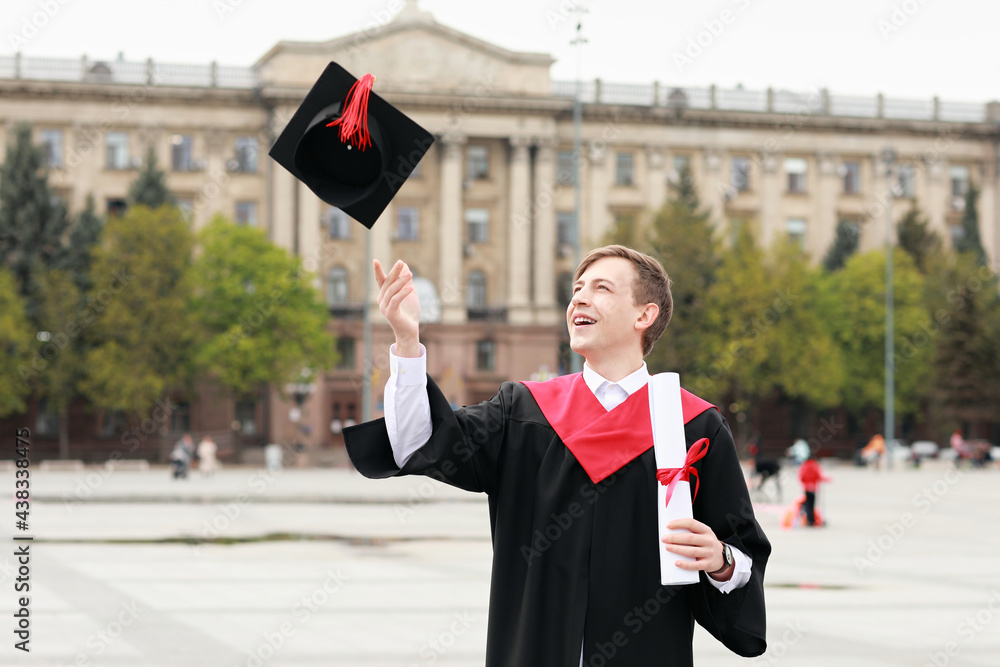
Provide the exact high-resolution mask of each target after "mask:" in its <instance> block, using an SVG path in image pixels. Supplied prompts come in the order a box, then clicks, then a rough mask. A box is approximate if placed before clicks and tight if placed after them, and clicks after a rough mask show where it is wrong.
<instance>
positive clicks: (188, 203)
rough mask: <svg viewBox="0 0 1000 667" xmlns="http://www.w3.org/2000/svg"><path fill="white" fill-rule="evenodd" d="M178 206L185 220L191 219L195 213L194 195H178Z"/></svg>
mask: <svg viewBox="0 0 1000 667" xmlns="http://www.w3.org/2000/svg"><path fill="white" fill-rule="evenodd" d="M177 208H179V209H180V210H181V215H183V216H184V219H185V220H191V216H192V215H193V214H194V199H193V198H192V197H178V198H177Z"/></svg>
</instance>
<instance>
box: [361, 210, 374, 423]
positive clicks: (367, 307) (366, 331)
mask: <svg viewBox="0 0 1000 667" xmlns="http://www.w3.org/2000/svg"><path fill="white" fill-rule="evenodd" d="M371 270H372V233H371V230H369V231H368V232H366V233H365V271H364V272H362V275H366V276H367V277H366V278H365V279H364V283H365V294H364V305H363V306H362V308H361V316H362V318H363V319H362V325H361V326H362V331H363V333H362V336H363V339H364V342H363V346H364V348H365V352H364V354H365V361H364V365H363V366H362V368H363V369H364V370H363V371H362V374H361V421H363V422H368V421H371V419H372V314H371V297H372V284H371V281H372V278H371V276H370V275H368V274H367V273H366V272H367V271H371Z"/></svg>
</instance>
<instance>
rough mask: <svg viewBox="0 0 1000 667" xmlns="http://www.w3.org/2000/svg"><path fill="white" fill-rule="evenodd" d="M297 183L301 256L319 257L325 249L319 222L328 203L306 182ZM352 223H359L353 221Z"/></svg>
mask: <svg viewBox="0 0 1000 667" xmlns="http://www.w3.org/2000/svg"><path fill="white" fill-rule="evenodd" d="M295 184H296V186H297V187H298V189H299V219H298V226H299V256H300V257H305V258H309V257H315V258H317V259H318V258H319V256H320V254H321V253H322V250H323V246H322V239H321V237H320V224H319V223H320V217H321V216H322V214H323V208H324V207H325V206H326V204H324V203H323V202H322V201H321V200H320V198H319V197H317V196H316V195H315V194H313V191H312V190H310V189H309V188H308V186H306V184H305V183H302V182H300V181H296V182H295ZM258 206H259V205H258ZM351 224H352V225H353V224H357V223H355V222H353V221H352V222H351Z"/></svg>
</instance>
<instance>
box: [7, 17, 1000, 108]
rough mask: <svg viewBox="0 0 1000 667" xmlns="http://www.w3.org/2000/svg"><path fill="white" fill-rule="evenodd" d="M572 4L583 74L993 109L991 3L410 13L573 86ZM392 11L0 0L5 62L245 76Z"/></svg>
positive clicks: (998, 60)
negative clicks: (115, 63)
mask: <svg viewBox="0 0 1000 667" xmlns="http://www.w3.org/2000/svg"><path fill="white" fill-rule="evenodd" d="M574 3H575V4H576V5H578V6H582V7H586V8H587V9H588V13H587V14H585V15H584V16H583V29H584V36H585V37H586V38H587V39H588V44H587V45H586V47H585V50H584V55H583V61H582V62H583V64H582V72H583V76H584V77H585V78H593V77H601V78H602V79H604V80H605V81H622V82H651V81H653V80H659V81H661V82H663V83H664V84H666V85H691V86H706V85H709V84H711V83H715V84H718V85H720V86H726V87H729V86H735V85H736V84H739V83H742V84H743V85H744V86H745V87H747V88H766V87H767V86H774V87H775V88H787V89H790V90H803V91H806V90H813V89H815V88H818V87H823V86H825V87H828V88H829V89H830V90H831V91H833V92H840V93H859V94H873V93H876V92H878V91H882V92H884V93H885V94H886V95H890V96H894V97H931V96H933V95H940V96H941V97H942V98H944V99H949V100H955V101H971V102H981V101H987V100H991V99H1000V91H998V86H997V84H996V79H997V70H998V65H1000V49H998V48H997V46H996V43H997V26H998V25H1000V2H996V1H995V0H947V1H945V0H838V1H837V2H818V1H816V0H707V1H704V2H699V1H696V0H685V1H683V2H681V1H678V0H643V1H640V0H504V2H482V1H473V0H421V1H420V7H421V8H422V9H426V10H428V11H430V12H431V13H432V14H433V15H434V17H435V19H437V20H438V21H439V22H440V23H443V24H445V25H447V26H450V27H452V28H455V29H457V30H461V31H463V32H467V33H470V34H472V35H474V36H476V37H479V38H482V39H484V40H487V41H490V42H493V43H496V44H498V45H500V46H503V47H506V48H509V49H514V50H523V51H536V52H543V53H549V54H551V55H552V56H553V57H555V58H556V59H557V61H556V63H555V65H553V68H552V75H553V77H554V78H559V79H572V78H574V77H575V76H576V67H577V65H576V56H575V50H574V47H572V46H570V45H569V41H570V39H572V37H573V32H574V28H575V25H576V23H575V21H576V19H575V18H574V16H573V15H572V14H571V13H570V12H568V11H567V10H568V8H570V7H572V6H574ZM401 5H402V0H322V1H317V0H170V1H169V2H167V1H165V0H2V9H0V37H2V42H0V54H8V55H9V54H12V53H14V52H15V51H18V50H20V51H22V52H23V53H24V54H26V55H32V56H59V57H67V56H68V57H79V56H80V55H82V54H84V53H86V54H87V55H88V56H90V57H92V58H95V59H100V58H113V57H115V56H117V54H118V53H119V52H124V55H125V57H126V58H127V59H129V60H144V59H145V58H147V57H150V56H151V57H153V58H155V59H157V60H161V61H165V62H166V61H169V62H184V63H188V62H195V63H204V62H210V61H212V60H217V61H218V62H220V63H223V64H232V65H250V64H252V63H253V62H254V61H255V60H257V58H259V57H260V56H261V55H263V54H264V53H265V52H266V51H267V50H268V49H269V48H270V47H271V46H273V45H274V43H275V42H277V41H279V40H282V39H287V40H326V39H330V38H332V37H338V36H341V35H345V34H350V33H352V32H354V31H356V30H360V29H363V28H365V27H366V25H369V24H372V22H374V21H379V20H380V21H382V22H384V21H385V20H386V19H387V18H388V17H389V16H390V15H391V14H392V11H393V9H395V8H396V7H398V6H401ZM46 7H48V12H49V13H50V14H54V15H53V16H51V18H49V17H48V16H46V15H45V13H44V12H45V8H46ZM55 8H57V9H55ZM699 41H700V42H701V44H700V45H699V44H698V42H699ZM692 44H694V46H692ZM699 49H700V50H699Z"/></svg>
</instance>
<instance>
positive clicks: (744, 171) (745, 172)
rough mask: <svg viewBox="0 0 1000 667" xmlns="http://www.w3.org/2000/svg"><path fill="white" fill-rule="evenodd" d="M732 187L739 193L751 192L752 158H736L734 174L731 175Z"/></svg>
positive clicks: (734, 160)
mask: <svg viewBox="0 0 1000 667" xmlns="http://www.w3.org/2000/svg"><path fill="white" fill-rule="evenodd" d="M730 185H732V186H733V189H735V190H736V191H737V192H749V190H750V158H745V157H734V158H733V163H732V173H731V174H730Z"/></svg>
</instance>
